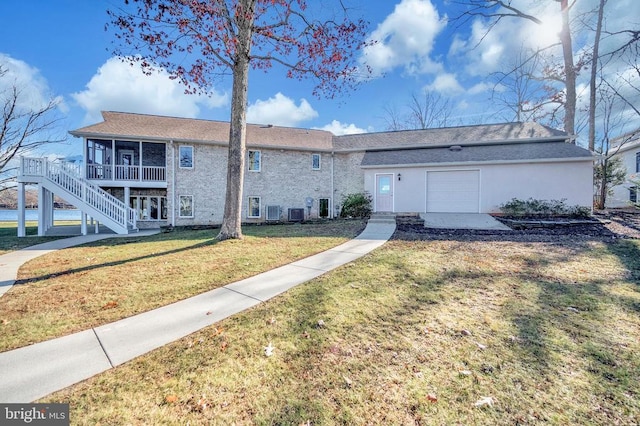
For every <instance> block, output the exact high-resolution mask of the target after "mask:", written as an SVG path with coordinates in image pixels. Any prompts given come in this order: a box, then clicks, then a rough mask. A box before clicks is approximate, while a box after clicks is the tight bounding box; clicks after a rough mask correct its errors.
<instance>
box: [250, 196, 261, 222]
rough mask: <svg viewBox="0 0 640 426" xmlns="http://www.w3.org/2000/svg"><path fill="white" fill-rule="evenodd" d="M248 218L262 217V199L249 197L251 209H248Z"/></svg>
mask: <svg viewBox="0 0 640 426" xmlns="http://www.w3.org/2000/svg"><path fill="white" fill-rule="evenodd" d="M247 217H250V218H259V217H260V197H249V208H248V209H247Z"/></svg>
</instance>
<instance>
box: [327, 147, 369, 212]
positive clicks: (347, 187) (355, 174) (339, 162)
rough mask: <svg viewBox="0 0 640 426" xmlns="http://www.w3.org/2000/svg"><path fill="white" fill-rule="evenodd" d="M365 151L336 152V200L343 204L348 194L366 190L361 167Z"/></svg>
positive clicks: (337, 202)
mask: <svg viewBox="0 0 640 426" xmlns="http://www.w3.org/2000/svg"><path fill="white" fill-rule="evenodd" d="M363 157H364V152H351V153H345V154H336V156H335V164H334V168H335V178H334V185H335V200H336V201H335V202H336V204H337V205H339V206H342V200H343V198H344V197H345V196H346V195H349V194H354V193H358V192H363V191H364V172H363V170H362V169H361V168H360V165H361V163H362V158H363Z"/></svg>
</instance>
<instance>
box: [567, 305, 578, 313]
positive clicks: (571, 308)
mask: <svg viewBox="0 0 640 426" xmlns="http://www.w3.org/2000/svg"><path fill="white" fill-rule="evenodd" d="M567 311H571V312H575V313H579V312H580V311H579V310H578V309H577V308H574V307H573V306H569V307H568V308H567Z"/></svg>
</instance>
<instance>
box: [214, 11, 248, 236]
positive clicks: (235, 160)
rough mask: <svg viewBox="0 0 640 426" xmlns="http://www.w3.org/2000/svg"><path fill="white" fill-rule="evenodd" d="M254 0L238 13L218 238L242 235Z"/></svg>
mask: <svg viewBox="0 0 640 426" xmlns="http://www.w3.org/2000/svg"><path fill="white" fill-rule="evenodd" d="M254 5H255V0H241V1H240V6H239V7H240V8H241V9H240V11H239V12H238V13H237V15H236V16H237V24H238V44H237V47H236V49H237V52H236V57H235V62H234V64H233V88H232V91H231V96H232V98H231V120H230V123H229V124H230V128H229V156H228V162H229V164H228V167H227V191H226V196H225V202H224V216H223V218H222V226H221V228H220V233H219V234H218V236H217V238H218V239H219V240H228V239H240V238H242V226H241V225H242V189H243V186H244V165H245V152H246V140H247V103H248V88H249V60H250V54H251V38H252V35H253V17H254Z"/></svg>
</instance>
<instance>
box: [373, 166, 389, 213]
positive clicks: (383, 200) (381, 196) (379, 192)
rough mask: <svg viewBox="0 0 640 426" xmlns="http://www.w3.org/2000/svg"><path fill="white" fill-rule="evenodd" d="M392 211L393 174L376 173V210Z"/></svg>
mask: <svg viewBox="0 0 640 426" xmlns="http://www.w3.org/2000/svg"><path fill="white" fill-rule="evenodd" d="M392 211H393V174H392V173H388V174H381V175H376V212H392Z"/></svg>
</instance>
